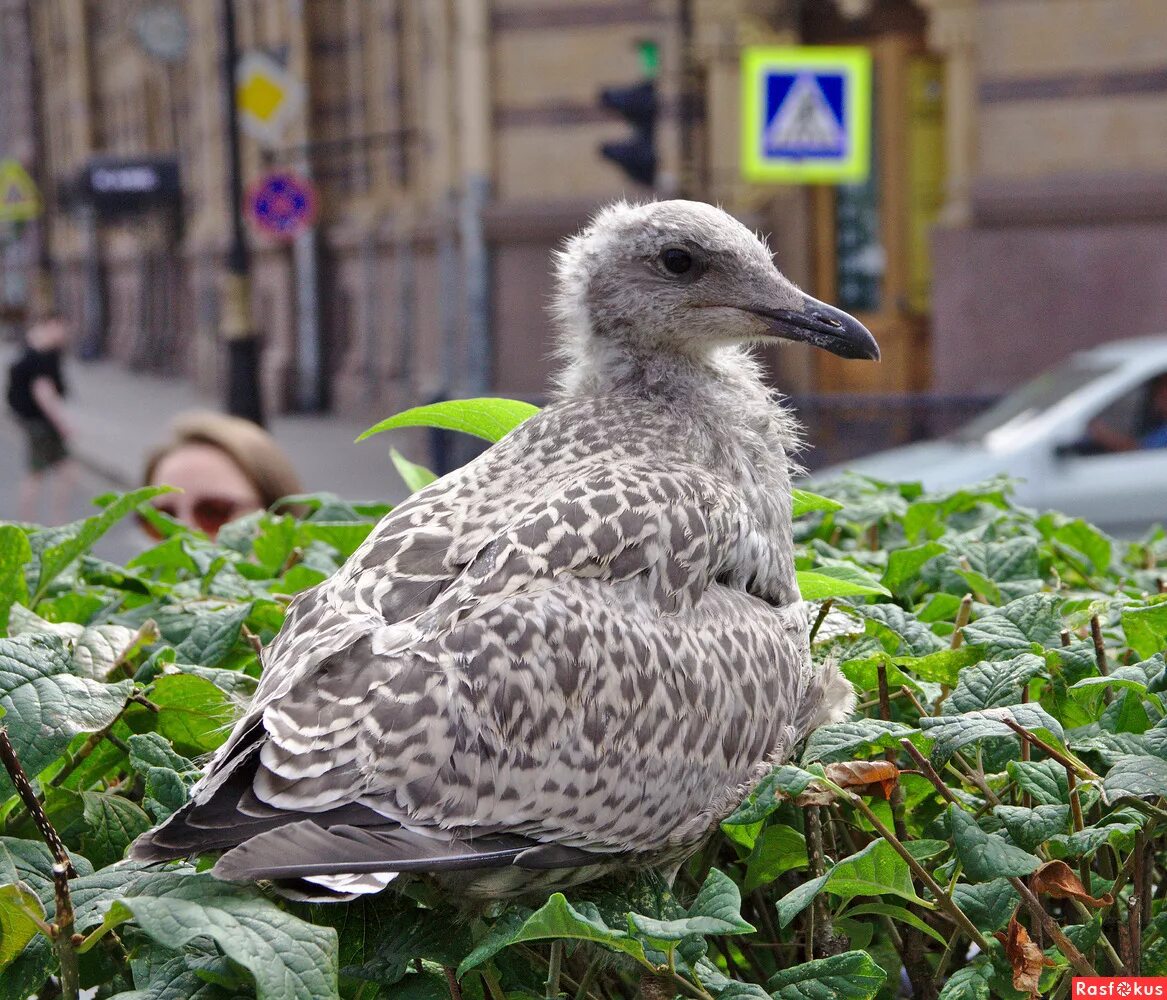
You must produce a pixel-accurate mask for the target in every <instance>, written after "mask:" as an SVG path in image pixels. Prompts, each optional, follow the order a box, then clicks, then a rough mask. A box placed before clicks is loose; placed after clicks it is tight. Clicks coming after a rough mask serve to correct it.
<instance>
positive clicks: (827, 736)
mask: <svg viewBox="0 0 1167 1000" xmlns="http://www.w3.org/2000/svg"><path fill="white" fill-rule="evenodd" d="M914 731H915V730H913V729H912V728H911V727H910V726H905V725H904V724H903V723H901V722H890V721H885V720H883V719H851V720H850V721H848V722H832V723H830V724H828V725H825V726H819V728H818V729H816V730H815V731H814V732H813V733H811V734H810V739H808V740H807V741H806V749H805V750H804V751H803V754H802V760H803V762H804V763H805V762H807V761H814V760H821V761H828V762H829V761H839V760H851V759H852V758H854V757H855V756H856V755H858V754H860V753H865V752H867V751H870V750H875V749H884V750H891V749H898V748H899V741H900V740H902V739H904V738H905V737H906V736H909V735H911V734H912V733H913V732H914Z"/></svg>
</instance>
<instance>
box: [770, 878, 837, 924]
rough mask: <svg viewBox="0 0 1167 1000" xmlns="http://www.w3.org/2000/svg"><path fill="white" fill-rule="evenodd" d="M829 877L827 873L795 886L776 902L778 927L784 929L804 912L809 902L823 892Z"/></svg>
mask: <svg viewBox="0 0 1167 1000" xmlns="http://www.w3.org/2000/svg"><path fill="white" fill-rule="evenodd" d="M830 877H831V876H830V873H828V874H826V875H820V876H819V877H818V878H812V879H810V880H808V881H806V882H803V883H802V884H801V885H798V886H795V888H793V889H791V890H790V892H788V893H786V895H785V896H783V897H782V898H781V899H780V900H778V926H779V927H785V926H786V925H787V924H789V923H790V921H792V920H793V919H794V918H795V917H797V916H798V915H799V914H800V913H801V912H802V911H803V910H805V909H806V908H807V907H808V906H809V905H810V901H811V900H812V899H814V898H815V896H817V895H818V894H819V893H820V892H822V891H823V887H824V886H825V885H826V884H827V879H828V878H830Z"/></svg>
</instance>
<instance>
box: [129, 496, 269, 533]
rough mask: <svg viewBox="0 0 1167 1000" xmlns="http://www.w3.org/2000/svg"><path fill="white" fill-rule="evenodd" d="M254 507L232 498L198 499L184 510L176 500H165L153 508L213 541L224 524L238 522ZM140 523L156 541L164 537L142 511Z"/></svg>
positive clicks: (184, 506) (139, 515)
mask: <svg viewBox="0 0 1167 1000" xmlns="http://www.w3.org/2000/svg"><path fill="white" fill-rule="evenodd" d="M254 506H255V505H254V504H251V503H246V502H243V501H240V500H232V499H231V498H230V497H198V498H197V499H195V500H193V501H191V502H190V503H189V504H186V505H183V506H182V507H180V505H179V503H178V501H177V500H172V499H166V500H162V501H160V502H158V503H156V504H154V505H153V509H154V510H156V511H157V512H158V513H159V514H165V515H166V516H167V517H170V518H173V519H174V520H176V521H180V522H181V523H183V524H186V525H189V526H191V527H195V528H198V529H199V530H200V531H202V532H204V533H206V534H208V535H210V536H211V537H212V538H214V537H215V536H216V535H217V534H218V533H219V529H220V528H221V527H223V525H224V524H226V523H227V522H228V521H233V520H235V518H237V517H239V516H240V515H241V514H246V513H247V512H248V511H250V510H252V509H253V508H254ZM138 524H139V526H140V527H141V528H142V530H143V531H144V532H145V533H146V534H147V535H149V536H150V537H151V538H152V539H154V540H155V541H159V540H161V539H162V538H164V537H165V533H164V532H163V531H161V530H160V529H159V528H158V526H157V525H156V524H154V522H152V521H151V520H150V519H149V518H148V517H147V516H146V515H145V514H143V513H141V512H140V511H139V512H138Z"/></svg>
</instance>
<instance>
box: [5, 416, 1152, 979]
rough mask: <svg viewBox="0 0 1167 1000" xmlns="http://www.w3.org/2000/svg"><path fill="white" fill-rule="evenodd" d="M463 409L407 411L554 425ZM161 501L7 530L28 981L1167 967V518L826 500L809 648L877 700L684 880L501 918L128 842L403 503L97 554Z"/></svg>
mask: <svg viewBox="0 0 1167 1000" xmlns="http://www.w3.org/2000/svg"><path fill="white" fill-rule="evenodd" d="M458 405H459V407H460V409H459V410H458V411H457V412H456V413H455V414H454V416H453V417H451V415H450V412H449V411H445V412H443V411H440V410H439V411H435V410H432V409H424V408H423V409H422V410H420V411H416V412H414V413H411V414H410V415H409V416H408V417H404V418H398V420H397V422H398V425H400V424H401V423H403V422H404V423H415V424H416V423H427V422H429V423H434V422H436V421H437V422H440V421H442V420H444V421H445V425H446V426H452V425H453V424H454V423H456V424H457V425H458V427H459V429H462V430H469V431H471V432H477V433H479V434H480V436H484V437H487V438H488V439H493V438H496V437H498V436H499V435H500V434H501V433H504V432H505V430H506V429H507V427H509V426H511V425H513V423H514V422H516V421H518V420H521V419H523V418H524V417H525V416H526V415H527V412H528V411H527V410H524V409H523V408H522V407H511V408H510V409H506V408H500V407H499V406H497V405H495V404H493V403H491V402H490V401H482V402H479V403H462V404H458ZM396 458H397V461H398V467H399V469H400V470H401V471H402V474H403V476H405V477H406V478H407V481H409V482H410V483H411V484H412V485H413V486H418V485H421V484H424V482H425V481H427V476H426V473H425V471H424V470H421V469H420V468H419V467H417V466H414V465H412V464H410V463H408V462H406V461H405V460H404V459H401V458H400V456H396ZM150 495H151V493H150V491H136V492H134V493H130V494H127V495H125V496H119V497H105V498H102V499H101V500H100V501H99V503H100V504H102V505H103V510H102V511H101V512H100V513H98V514H96V515H95V516H94V517H92V518H89V519H88V520H85V521H81V522H78V523H75V524H72V525H69V526H66V527H64V528H53V529H42V528H31V527H24V526H17V525H5V526H0V636H3V638H0V708H2V709H3V710H4V712H5V713H6V714H5V717H4V719H3V720H2V722H3V723H4V724H5V725H6V727H7V731H8V736H9V737H10V740H11V746H12V747H13V749H14V752H15V755H16V757H18V758H19V760H20V762H21V763H22V764H23V766H24V770H25V771H27V772H28V774H29V775H30V776H31V777H32V778H33V787H31V788H27V789H25V790H24V794H23V795H21V794H18V792H17V791H16V789H14V787H13V785H12V784H11V782H10V781H9V779H8V777H7V776H6V775H2V774H0V785H2V786H3V787H2V788H0V800H2V805H0V831H2V833H3V836H2V837H0V971H2V975H0V1000H8V998H19V997H25V996H27V995H28V994H29V993H30V992H38V991H39V992H41V993H42V994H43V995H49V991H55V990H56V989H57V983H56V982H54V983H53V984H52V985H48V986H47V985H46V984H47V983H48V982H49V980H50V978H52V979H54V980H57V979H59V984H60V986H61V987H62V988H63V990H64V992H65V994H66V995H68V994H69V993H70V992H71V991H72V989H73V983H74V981H75V980H78V979H79V981H80V984H81V985H82V986H100V988H101V991H102V995H103V996H111V995H114V994H117V995H119V996H122V997H133V998H135V1000H146V998H155V997H157V998H161V997H176V998H177V997H197V998H199V1000H217V998H228V997H235V996H249V995H252V994H253V993H254V994H255V995H258V996H259V997H268V998H276V997H305V998H308V997H312V998H317V997H336V996H338V995H339V996H346V997H362V998H369V997H391V998H400V1000H441V998H442V997H445V996H448V995H449V994H450V993H451V992H452V991H455V990H457V991H460V992H461V993H462V994H463V995H464V996H465V997H466V1000H485V998H486V997H488V996H489V997H490V998H491V1000H511V998H513V997H519V996H524V995H530V996H537V997H538V996H548V997H553V996H555V995H557V994H558V993H560V992H565V993H567V994H568V995H571V996H575V997H577V998H578V1000H585V998H592V1000H619V998H626V997H631V996H632V995H633V994H634V993H635V991H636V990H637V989H638V988H642V987H643V989H644V991H645V993H646V995H648V996H654V997H666V996H673V995H680V996H685V997H695V998H702V1000H709V998H713V997H718V998H722V997H724V998H726V1000H731V998H732V1000H737V998H739V997H743V996H749V997H754V998H757V1000H765V998H766V997H767V996H770V997H774V998H782V1000H797V998H815V1000H818V998H828V997H843V998H853V1000H860V998H870V997H877V996H882V997H891V996H894V995H896V994H897V992H898V991H899V990H900V987H901V981H903V980H906V981H908V982H910V983H911V985H912V988H913V991H914V995H915V996H917V997H936V996H937V995H939V996H941V997H943V998H944V1000H957V998H961V1000H963V998H969V1000H972V998H978V1000H979V998H987V997H990V996H993V997H1006V998H1011V997H1027V996H1036V995H1039V994H1042V993H1047V992H1051V993H1052V992H1057V991H1058V990H1059V989H1060V990H1062V991H1064V990H1065V988H1066V986H1067V984H1068V976H1069V975H1070V974H1072V973H1074V972H1077V973H1078V974H1092V973H1095V972H1096V973H1100V974H1106V975H1109V974H1115V973H1117V972H1118V971H1119V970H1124V971H1128V972H1131V973H1136V972H1141V973H1142V974H1144V975H1167V906H1165V904H1164V898H1165V896H1167V874H1165V869H1164V852H1165V850H1167V836H1165V832H1164V831H1165V829H1167V803H1165V802H1164V796H1165V794H1167V719H1165V717H1164V699H1165V698H1167V672H1165V664H1164V658H1163V652H1162V650H1163V647H1164V639H1165V636H1167V596H1165V595H1163V594H1162V593H1160V591H1162V590H1163V585H1162V581H1161V579H1160V573H1161V572H1163V571H1162V570H1161V569H1160V568H1159V567H1161V566H1162V565H1163V563H1164V559H1165V556H1167V542H1165V539H1164V536H1163V535H1162V533H1158V534H1156V535H1154V536H1152V537H1150V538H1149V539H1148V540H1146V541H1143V542H1140V543H1135V544H1125V543H1119V542H1116V541H1114V540H1112V539H1110V538H1108V537H1106V536H1105V535H1103V534H1101V533H1100V532H1098V531H1097V530H1095V529H1094V528H1092V527H1090V526H1089V525H1087V524H1085V523H1083V522H1081V521H1075V520H1069V519H1066V518H1064V517H1061V516H1059V515H1056V514H1045V515H1042V516H1040V517H1038V516H1036V515H1035V514H1033V513H1032V512H1029V511H1026V510H1022V509H1019V508H1017V507H1016V506H1014V505H1013V504H1012V503H1011V501H1010V499H1009V496H1008V492H1007V489H1006V487H1005V486H1004V485H1002V484H990V485H988V486H986V487H984V488H979V489H973V490H963V491H960V492H957V493H952V494H946V495H927V494H923V493H921V491H920V490H919V488H917V487H913V486H890V485H885V484H875V483H871V482H867V481H860V480H854V481H849V482H844V483H842V484H839V485H837V486H834V487H832V499H830V500H827V499H823V498H818V497H815V496H812V495H810V494H801V495H799V496H798V498H797V500H796V507H797V510H798V512H799V515H800V516H799V519H798V521H797V523H796V532H797V535H798V540H799V555H798V560H799V562H798V565H799V570H800V583H801V585H802V587H803V591H804V596H806V597H808V598H810V599H813V600H814V602H815V603H816V609H815V610H817V615H816V623H815V630H814V642H813V653H814V656H815V657H816V658H817V659H823V658H828V657H829V658H832V659H835V660H837V661H839V662H840V663H841V665H842V669H843V671H844V672H845V674H846V675H847V677H848V678H849V679H850V680H851V681H852V682H853V683H854V685H855V687H856V689H857V691H858V692H859V693H860V708H859V712H858V713H857V715H856V717H855V718H854V719H853V720H851V721H848V722H844V723H839V724H836V725H831V726H828V727H825V728H823V729H820V730H818V731H817V732H816V733H814V734H813V735H812V736H811V737H810V739H809V741H808V743H807V745H806V746H805V748H804V749H803V750H802V753H801V755H800V756H799V757H798V758H797V759H796V760H795V761H792V762H790V763H788V764H786V765H785V766H782V767H779V768H776V769H775V770H774V771H773V772H772V773H771V774H770V775H769V776H768V777H767V778H766V779H765V780H764V781H763V782H762V783H761V784H760V785H759V786H758V787H757V788H756V789H755V790H754V791H753V793H752V794H751V795H750V796H749V797H748V798H747V799H746V801H745V802H743V803H742V805H741V806H740V808H739V809H738V810H737V811H736V812H735V813H734V814H733V815H732V816H730V817H729V818H728V819H727V820H726V821H725V823H724V824H723V825H722V830H721V833H720V834H719V835H717V836H715V837H714V838H713V839H711V841H710V842H709V844H708V845H707V847H706V848H705V849H704V850H703V851H701V852H700V853H699V854H698V855H697V856H696V857H694V858H693V859H692V861H691V862H690V863H689V864H688V865H686V866H685V868H684V869H683V870H682V871H681V873H680V875H679V877H678V879H677V881H676V883H675V885H674V886H673V887H672V888H670V887H668V886H667V885H665V884H664V883H663V882H662V881H661V880H660V879H659V878H657V877H655V876H652V875H644V876H641V877H639V878H636V879H633V878H631V877H629V878H626V879H624V880H623V881H611V880H610V881H608V882H600V883H596V884H593V885H589V886H585V887H582V888H580V889H578V890H575V891H573V892H572V893H571V895H570V899H569V898H565V897H564V896H563V895H561V894H558V893H557V894H555V895H552V896H551V897H550V899H548V900H546V901H545V902H542V905H540V901H535V903H534V904H533V905H527V906H524V905H519V904H509V905H505V906H502V905H499V906H496V907H494V908H492V909H489V910H487V911H486V912H485V913H481V914H475V915H473V916H470V915H466V914H457V913H451V912H450V911H448V910H446V909H444V904H443V903H442V901H441V900H434V899H429V898H422V896H424V894H423V893H421V892H417V893H415V894H413V895H412V896H410V897H404V896H402V895H400V894H394V893H391V892H387V893H384V894H382V895H381V896H379V897H374V898H366V899H364V900H362V901H360V902H356V903H352V904H342V905H331V906H326V905H320V906H308V905H303V904H288V903H285V902H283V901H277V900H272V899H270V898H268V897H267V896H265V895H264V893H263V892H262V891H261V890H260V889H257V888H252V887H240V886H234V885H229V884H226V883H222V882H219V881H217V880H215V879H214V878H213V877H212V876H210V875H209V874H207V873H205V872H200V871H198V870H197V869H196V867H195V866H193V865H190V864H174V865H170V866H166V867H155V868H144V867H142V866H140V865H137V864H134V863H130V862H126V861H123V860H121V858H122V856H123V854H124V852H125V849H126V847H127V845H128V844H129V843H130V841H131V840H132V839H133V838H134V837H135V836H136V835H137V834H139V833H141V832H142V831H143V830H145V829H147V828H148V827H149V826H151V825H152V824H154V823H156V822H158V821H160V820H162V819H164V818H165V817H166V816H168V815H169V814H170V813H171V812H173V811H174V810H175V809H177V808H178V807H179V806H180V805H181V804H182V803H183V802H184V801H185V800H186V797H187V794H188V790H189V788H190V786H191V784H192V783H193V782H194V780H196V778H197V776H198V774H199V763H198V762H199V761H200V760H202V759H204V758H205V755H207V754H208V753H209V752H210V751H212V750H214V748H215V747H216V746H218V745H219V743H220V742H221V741H222V740H223V739H224V738H225V735H226V732H227V730H228V728H229V726H230V724H231V721H232V719H233V718H234V717H235V716H236V715H237V713H238V710H239V706H240V705H241V704H242V703H243V702H244V701H245V700H246V699H247V698H248V696H249V695H250V693H251V692H252V690H253V688H254V686H255V678H256V676H257V674H258V671H259V664H258V660H257V656H256V653H257V650H258V649H259V648H260V647H261V645H262V644H263V643H265V642H267V641H268V640H270V639H271V637H272V636H273V635H274V634H275V633H276V631H277V630H278V629H279V627H280V624H281V622H282V620H283V616H284V611H285V608H286V606H287V603H288V601H289V599H290V596H291V595H293V594H295V593H296V592H297V591H299V590H302V589H304V588H306V587H309V586H312V585H313V584H315V583H318V582H320V581H321V580H323V579H325V578H326V577H327V576H328V575H329V574H330V573H332V572H333V571H334V570H335V569H336V568H337V567H338V566H339V565H340V564H341V563H342V562H343V560H344V559H345V558H346V557H347V556H348V555H349V554H350V553H351V552H352V551H353V550H354V549H355V548H356V547H357V546H358V545H359V544H360V542H361V540H362V539H363V538H364V537H365V535H366V534H367V533H368V532H369V531H370V530H371V527H372V525H373V524H374V523H375V520H376V518H377V517H379V516H380V515H381V514H382V513H383V512H384V510H385V508H383V507H380V506H377V505H359V504H351V503H346V502H344V501H342V500H340V499H338V498H336V497H332V496H325V495H318V496H311V497H305V498H303V508H304V510H305V511H306V516H305V517H304V518H303V519H302V520H295V519H293V518H292V517H290V516H277V515H272V514H266V513H265V514H258V515H255V516H251V517H248V518H246V519H244V520H242V521H239V522H236V523H234V524H232V525H230V526H228V527H227V528H226V529H224V531H223V532H222V533H221V535H220V538H219V541H218V543H217V544H211V543H210V542H208V541H207V540H206V539H205V538H203V537H201V536H199V535H198V534H197V533H191V532H188V531H186V530H185V529H183V528H181V527H179V526H177V525H175V524H173V523H171V522H169V521H167V520H165V519H164V518H160V517H157V516H156V515H151V516H154V517H155V520H156V521H157V523H158V525H159V527H160V528H161V530H162V531H163V532H164V533H165V538H164V539H163V540H162V541H161V542H159V543H158V544H157V545H155V546H154V547H153V548H151V549H149V550H147V551H145V552H144V553H142V554H141V555H139V556H137V557H136V558H134V559H132V560H131V561H130V562H129V563H128V564H127V565H125V566H116V565H112V564H110V563H108V562H105V561H103V560H101V559H98V558H96V557H94V556H93V555H92V554H91V549H92V546H93V543H94V542H95V541H96V540H97V538H99V537H100V535H101V534H102V532H103V531H104V530H106V529H107V528H108V527H109V526H110V525H111V524H113V523H114V522H115V521H116V520H117V519H118V518H120V517H122V516H124V515H125V514H126V513H128V512H129V511H131V510H133V509H135V508H136V507H138V506H139V505H140V504H142V503H143V502H144V501H146V500H147V499H149V496H150ZM5 624H6V629H4V628H3V626H5ZM0 749H2V748H0ZM42 805H43V812H44V818H43V819H42V821H41V825H42V826H43V827H44V829H43V830H41V829H38V825H37V822H36V820H37V816H36V815H35V814H36V813H38V812H39V811H40V807H41V806H42ZM50 825H51V828H52V829H50V828H49V827H50ZM53 829H55V831H56V833H57V834H59V837H60V840H61V841H63V846H61V847H58V849H57V850H58V853H59V854H60V855H61V856H60V857H59V858H55V857H54V853H53V850H52V848H50V847H49V846H46V840H48V841H50V842H51V839H52V830H53ZM66 849H67V851H68V858H67V860H68V862H69V863H70V864H71V869H72V876H73V877H71V878H69V877H67V876H68V875H69V874H70V873H69V872H68V871H67V870H66V866H65V864H64V863H63V862H64V861H65V860H66V859H65V857H64V853H63V852H64V851H65V850H66ZM55 860H56V861H58V862H59V863H58V864H57V866H56V871H55V872H54V862H55ZM66 885H67V887H68V892H67V893H65V892H63V889H64V887H65V886H66ZM70 911H71V912H70ZM1062 995H1064V992H1063V994H1062Z"/></svg>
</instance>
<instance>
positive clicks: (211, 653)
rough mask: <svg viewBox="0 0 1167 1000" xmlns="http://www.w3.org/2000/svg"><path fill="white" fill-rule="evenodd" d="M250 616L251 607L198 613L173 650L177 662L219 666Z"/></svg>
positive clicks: (237, 606) (239, 606)
mask: <svg viewBox="0 0 1167 1000" xmlns="http://www.w3.org/2000/svg"><path fill="white" fill-rule="evenodd" d="M250 613H251V605H250V604H240V605H235V606H232V607H226V608H219V609H216V610H214V611H200V612H199V613H198V615H197V616H196V617H195V619H194V626H193V627H192V628H191V630H190V632H189V633H187V636H186V638H185V639H183V640H182V642H180V643H179V644H178V645H177V646H176V647H175V650H174V654H175V657H176V658H177V660H178V662H179V663H197V664H199V665H200V666H203V667H215V666H218V665H219V664H220V663H221V662H222V661H223V660H225V659H226V658H227V656H228V654H229V653H230V652H231V650H232V649H234V647H235V644H236V643H237V642H238V641H239V636H240V633H241V632H242V629H243V623H244V622H245V621H247V616H248V615H249V614H250Z"/></svg>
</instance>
